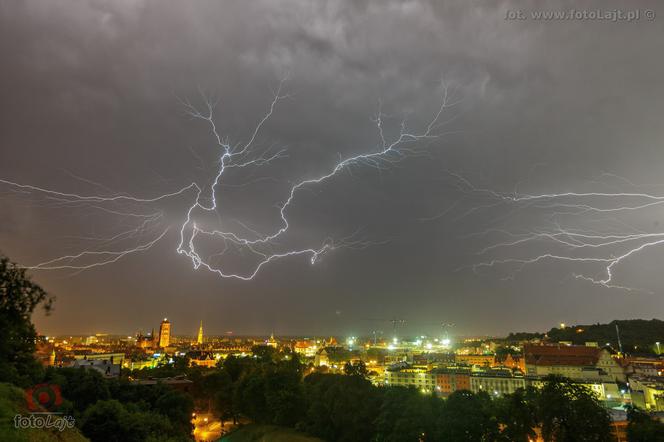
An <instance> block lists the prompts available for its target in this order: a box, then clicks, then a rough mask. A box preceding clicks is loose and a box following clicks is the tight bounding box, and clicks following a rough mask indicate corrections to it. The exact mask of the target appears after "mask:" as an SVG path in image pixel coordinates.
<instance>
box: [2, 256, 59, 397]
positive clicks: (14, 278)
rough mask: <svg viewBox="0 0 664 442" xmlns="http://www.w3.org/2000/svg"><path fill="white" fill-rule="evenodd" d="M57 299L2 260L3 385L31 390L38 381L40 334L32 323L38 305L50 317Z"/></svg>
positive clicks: (20, 270)
mask: <svg viewBox="0 0 664 442" xmlns="http://www.w3.org/2000/svg"><path fill="white" fill-rule="evenodd" d="M53 301H54V298H53V297H52V296H49V295H48V294H47V293H46V291H44V289H42V288H41V287H40V286H39V285H37V284H36V283H34V282H32V281H31V280H30V278H29V277H28V276H27V274H26V270H25V269H24V268H21V267H19V266H18V265H16V264H15V263H13V262H11V261H10V260H9V259H8V258H7V257H5V256H2V257H0V324H1V325H2V331H3V337H2V339H0V381H3V382H11V383H14V384H16V385H19V386H23V387H25V386H28V385H30V384H32V383H34V382H36V381H37V380H38V377H39V376H40V372H41V371H40V365H39V364H38V363H37V361H36V360H35V358H34V351H35V341H36V338H37V333H36V331H35V328H34V326H33V325H32V322H31V320H30V317H31V315H32V313H33V312H34V310H35V308H37V306H38V305H40V304H41V305H42V306H43V307H44V310H45V311H46V312H47V313H49V312H50V311H51V308H52V305H53Z"/></svg>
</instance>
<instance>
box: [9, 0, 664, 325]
mask: <svg viewBox="0 0 664 442" xmlns="http://www.w3.org/2000/svg"><path fill="white" fill-rule="evenodd" d="M541 5H542V3H541V2H507V1H503V2H479V1H478V2H468V1H457V2H442V1H440V2H436V1H431V2H426V1H408V2H397V1H385V0H380V1H379V0H376V1H366V2H364V1H362V2H361V1H327V2H312V1H308V0H300V1H290V0H283V1H272V0H266V1H251V2H248V1H220V0H217V1H209V0H205V1H202V0H199V1H189V2H175V1H163V0H159V1H130V0H124V1H118V0H114V1H96V2H93V1H90V2H81V1H73V0H72V1H66V0H51V1H30V0H28V1H3V2H1V3H0V55H1V57H2V58H1V59H2V69H1V70H0V106H1V108H0V179H3V180H7V181H11V182H15V183H20V184H31V185H34V186H39V187H41V188H46V189H53V190H57V191H59V192H69V193H76V194H79V195H104V196H109V195H117V194H127V195H134V196H139V197H142V198H151V197H155V196H158V195H161V194H165V193H169V192H173V191H177V190H179V189H182V188H183V187H185V186H187V185H188V184H189V183H192V182H197V183H199V184H200V185H201V186H205V185H209V184H210V183H211V182H212V181H213V180H214V176H215V174H216V171H217V167H218V160H219V155H218V148H217V146H216V145H215V140H214V139H213V137H212V134H211V133H210V130H209V127H207V126H206V125H205V124H203V123H202V122H201V121H196V120H193V119H192V118H190V117H189V116H187V114H186V112H184V108H183V105H182V101H183V100H190V101H191V102H192V103H197V104H198V105H201V104H203V102H202V101H201V93H203V94H205V95H206V96H208V97H214V98H215V99H218V105H217V108H216V114H215V121H216V122H217V124H218V125H219V127H220V130H221V132H222V133H223V134H224V135H225V136H227V137H228V139H229V140H230V141H231V142H232V143H241V142H243V141H246V140H247V139H248V137H249V136H250V135H251V133H252V131H253V129H254V127H255V125H256V124H257V122H258V121H259V120H260V118H262V116H263V115H264V114H265V112H266V110H267V108H268V106H269V104H270V102H271V100H272V98H273V94H274V91H275V89H276V88H277V87H278V85H279V82H280V80H281V79H283V78H285V77H286V76H287V80H286V81H285V83H284V86H283V88H284V91H285V92H287V93H288V95H289V96H288V98H287V99H284V100H282V101H281V102H280V103H279V104H278V106H277V108H276V111H275V113H274V115H273V118H271V119H270V120H269V121H268V122H267V123H266V125H265V127H264V130H262V131H261V133H260V135H259V139H258V141H257V142H258V144H259V145H260V146H277V147H278V148H285V149H286V150H287V157H285V158H280V159H279V160H278V161H275V162H274V163H272V164H270V165H268V166H266V167H261V168H258V169H256V170H251V171H249V170H247V171H246V173H244V172H245V171H239V172H238V171H234V173H233V174H232V175H230V176H229V178H228V181H225V182H224V183H223V185H221V186H220V187H219V188H218V195H219V198H220V203H219V204H220V208H219V212H220V213H219V221H220V222H222V223H226V225H228V226H230V227H229V228H232V229H236V228H239V227H238V226H239V225H240V224H239V223H242V225H244V226H246V227H249V228H251V229H253V230H257V231H261V232H266V231H270V230H271V229H273V228H274V227H275V226H279V213H278V208H277V204H279V203H281V202H283V200H284V199H285V198H286V197H287V195H288V189H289V186H290V185H292V184H293V183H294V182H297V181H300V180H303V179H307V178H312V177H315V176H318V175H321V174H325V173H327V172H328V171H329V170H330V169H332V168H333V167H334V165H335V164H336V162H338V161H339V159H340V158H341V159H343V158H346V157H348V156H352V155H355V154H358V153H362V152H371V151H375V150H376V149H377V147H378V145H379V141H380V139H379V137H378V131H377V129H376V123H375V122H374V121H373V120H372V119H373V118H374V117H375V115H376V112H377V109H378V105H379V103H380V106H381V107H380V108H381V109H382V112H383V113H384V114H385V119H384V127H385V131H386V136H387V137H394V136H396V135H397V133H398V131H399V125H400V124H401V122H402V121H404V120H405V121H406V122H407V125H408V127H409V128H412V129H413V130H421V129H422V128H423V127H425V126H426V124H427V122H428V121H429V120H430V118H431V116H432V115H433V114H435V112H436V110H437V106H438V105H439V104H440V94H441V89H440V82H441V79H444V80H445V84H447V85H448V86H449V90H450V91H451V93H452V95H453V97H454V99H455V102H456V101H458V103H457V104H455V105H454V106H452V107H451V108H449V109H447V110H446V112H445V116H444V120H445V124H444V126H443V127H441V130H440V133H441V136H440V137H439V138H436V139H432V140H429V141H427V142H426V143H419V145H418V146H417V147H418V149H419V150H418V152H419V153H420V154H419V155H414V156H412V157H408V158H404V159H403V160H402V161H400V162H399V163H398V164H394V165H391V166H390V167H383V168H381V169H380V170H376V169H375V168H372V167H369V166H368V165H354V166H353V167H351V168H349V169H348V170H344V171H343V172H342V173H340V174H338V175H337V176H335V177H333V179H330V180H328V181H326V182H325V183H322V184H321V185H318V186H313V187H311V188H309V189H307V190H306V191H304V192H302V193H301V194H298V195H297V199H296V201H295V202H294V203H293V205H292V211H290V212H289V214H290V216H291V218H290V220H291V221H292V223H291V229H292V235H291V236H290V237H289V239H288V241H290V242H292V243H294V244H296V243H299V242H307V241H309V240H311V241H314V242H315V241H319V242H320V241H322V240H324V238H327V237H330V236H331V237H334V238H342V237H346V236H348V235H352V234H354V233H357V232H359V233H357V234H358V235H360V236H361V237H362V238H363V239H364V240H366V241H370V242H372V243H375V244H374V245H372V246H371V247H366V248H360V249H344V248H340V249H338V250H334V251H332V252H331V253H327V254H325V255H324V256H323V257H321V259H320V260H318V262H316V264H315V265H311V264H310V263H309V261H308V259H307V258H306V257H303V256H298V257H292V258H286V259H282V260H278V261H276V262H271V263H269V264H268V265H266V266H265V267H263V268H262V269H261V271H260V272H259V274H258V275H257V276H256V277H255V278H254V279H253V280H251V281H240V280H235V279H222V278H220V277H219V276H218V275H215V274H213V273H210V272H208V271H206V270H205V269H202V268H201V269H198V270H194V269H193V266H192V263H191V261H190V260H189V259H188V258H186V257H185V256H182V255H178V254H177V253H176V248H177V242H178V228H179V226H180V225H181V224H182V222H183V218H184V217H185V216H186V209H187V207H188V206H189V205H191V203H192V196H193V195H192V194H191V193H190V194H184V195H182V196H181V197H178V198H172V199H169V200H168V201H166V202H164V204H162V205H161V206H159V207H156V206H153V208H155V207H156V208H155V210H157V209H158V210H161V211H163V213H164V216H163V220H162V221H161V224H160V227H163V228H168V227H169V226H170V227H171V229H170V230H169V232H168V233H167V234H166V236H165V237H164V238H163V239H162V240H160V241H159V242H157V243H156V244H155V245H154V247H152V248H151V249H149V250H146V251H143V252H140V253H136V254H131V255H128V256H125V257H123V258H122V259H120V260H118V261H117V262H115V263H113V264H109V265H105V266H100V267H96V268H93V269H90V270H85V271H76V270H61V271H44V270H40V271H34V272H33V273H32V274H33V275H34V278H35V280H36V281H38V282H39V283H40V284H42V285H43V286H44V287H45V288H46V289H48V291H49V292H51V293H52V294H54V295H55V296H56V297H57V301H56V303H55V310H54V312H53V313H52V314H51V315H50V316H49V317H44V316H43V315H42V314H41V313H40V314H38V315H36V317H35V320H36V323H37V326H38V329H39V331H40V332H42V333H46V334H65V333H67V334H68V333H93V332H102V331H104V332H110V333H134V332H135V331H137V330H139V329H142V330H144V331H149V330H150V328H152V327H156V326H157V325H158V322H159V321H160V320H161V318H163V317H164V316H168V317H169V319H170V320H171V322H172V323H173V329H174V333H176V334H193V333H195V331H196V329H197V326H198V322H199V321H200V320H203V322H204V324H205V327H206V333H210V334H221V333H224V332H226V331H233V332H235V333H237V334H245V333H269V332H272V331H274V332H275V334H281V335H285V334H304V335H313V334H318V335H320V334H332V333H335V334H343V335H345V334H355V335H360V334H366V333H368V332H370V331H371V330H382V331H384V332H385V334H386V335H387V334H390V333H391V325H390V324H389V323H387V322H385V321H387V320H389V319H391V318H393V317H397V318H402V319H405V320H406V321H407V325H406V330H405V332H406V333H410V334H414V333H417V334H420V333H425V334H434V333H438V332H440V328H439V327H437V326H436V324H439V323H441V322H452V323H455V324H456V327H455V329H454V333H457V334H500V333H505V332H508V331H514V330H548V329H549V328H550V327H551V326H554V325H555V324H557V323H559V322H567V323H592V322H597V321H609V320H612V319H617V318H619V319H622V318H652V317H661V316H662V314H661V313H662V311H663V309H664V299H663V298H662V293H663V292H662V290H663V289H664V279H663V278H662V272H661V263H662V262H664V260H663V259H664V245H663V246H662V247H652V248H648V249H647V250H644V251H643V253H640V254H638V255H635V256H632V257H630V258H629V259H626V260H625V262H623V263H621V265H620V268H619V269H617V270H616V272H615V273H616V275H615V277H616V282H618V283H620V285H629V286H630V287H637V288H639V289H641V288H643V289H644V290H636V291H628V290H620V289H611V288H606V287H603V286H601V285H598V284H592V283H590V282H588V281H585V280H583V279H579V278H576V277H575V276H574V275H578V273H579V272H582V271H583V272H588V273H584V274H593V275H595V274H599V275H600V276H601V272H602V270H603V268H602V267H601V266H599V267H595V268H593V269H586V268H584V269H583V270H580V269H579V268H578V265H585V264H583V263H582V264H577V263H574V262H559V261H555V260H549V261H543V262H537V263H534V264H532V265H528V266H524V267H523V268H521V269H520V270H518V269H515V268H514V266H509V265H508V266H498V267H491V268H479V269H476V270H477V271H473V269H472V267H469V266H472V265H473V264H476V263H479V262H484V261H486V260H487V259H501V258H507V257H511V256H514V253H516V254H517V256H532V255H534V256H536V255H537V254H539V253H542V250H543V249H542V248H541V246H542V245H541V244H533V245H527V246H526V248H525V250H524V249H523V248H522V249H519V250H517V251H516V252H514V251H512V250H504V251H503V250H496V251H492V252H491V253H492V254H491V255H490V256H488V257H487V256H486V254H485V255H478V252H480V251H481V250H482V249H484V248H485V247H487V246H489V245H491V244H495V243H496V242H500V241H503V240H505V238H504V237H500V233H495V232H497V231H509V232H521V233H523V232H529V231H534V230H536V229H538V228H539V227H541V226H542V225H547V226H550V225H551V223H554V224H555V222H563V223H567V224H566V226H567V227H569V228H577V227H578V228H580V226H583V228H584V229H586V231H589V230H588V229H592V231H594V232H603V233H604V234H606V233H607V232H612V231H613V230H612V229H616V228H617V227H616V226H617V225H618V224H620V225H621V226H622V227H621V229H623V230H622V231H625V230H624V229H631V230H630V231H639V232H648V233H650V232H658V231H659V230H658V229H663V228H664V216H662V214H661V209H657V207H654V210H646V211H633V212H631V213H630V214H629V216H627V217H611V218H609V217H605V216H601V217H600V216H591V217H590V218H584V219H581V220H580V219H579V218H578V217H577V218H574V219H565V218H563V219H562V220H561V219H560V218H557V216H556V214H553V215H552V214H551V213H550V211H547V208H546V207H544V208H542V207H538V208H535V209H533V208H532V207H525V208H524V207H518V208H515V207H514V206H511V205H509V204H498V205H493V206H492V207H486V206H488V205H491V203H492V201H491V198H490V197H488V196H487V194H486V193H484V194H482V193H480V194H478V192H472V191H470V190H469V188H468V187H467V186H463V185H461V184H460V181H459V179H458V178H455V176H459V175H460V176H463V177H464V179H467V180H469V181H470V182H472V183H473V185H475V186H476V187H477V188H486V189H492V190H493V191H495V192H498V193H514V192H520V193H527V194H541V193H553V192H556V193H559V192H569V191H577V192H633V191H637V190H638V191H639V192H641V191H644V192H649V193H652V194H657V195H664V176H663V175H662V165H664V128H663V126H662V116H663V115H664V80H663V79H664V57H662V56H661V52H662V49H661V48H662V43H664V25H663V23H664V9H662V8H660V9H662V10H661V11H659V10H658V8H657V6H658V5H657V3H656V2H652V3H644V2H604V1H602V2H595V3H594V6H593V5H591V3H588V4H587V5H586V6H584V8H586V9H587V10H595V9H597V8H601V9H602V10H609V9H615V8H618V9H621V10H623V11H633V10H636V9H640V10H641V11H642V13H643V11H646V10H649V11H654V12H655V14H657V13H660V15H661V16H662V17H655V19H654V20H648V19H646V18H645V17H644V16H641V18H640V19H639V20H636V21H632V22H624V21H623V22H620V21H619V22H613V21H600V20H559V21H546V22H543V21H537V20H533V19H525V20H508V19H506V16H507V13H508V11H516V10H522V11H524V12H525V13H526V14H530V12H531V11H541V10H543V8H544V6H541ZM572 8H574V6H573V2H557V3H556V2H547V4H546V10H569V9H572ZM576 9H580V8H579V7H578V6H577V7H576ZM493 202H495V201H493ZM602 204H603V203H602ZM134 208H135V207H134ZM114 209H117V207H115V208H114ZM620 215H622V214H620ZM131 223H132V221H131V220H127V219H126V217H125V218H123V217H121V216H116V215H114V214H112V213H109V212H108V211H103V210H100V209H98V208H94V207H85V206H76V207H69V206H62V205H58V204H57V202H54V201H52V200H49V199H48V198H46V197H45V196H44V195H40V194H39V193H38V192H19V191H17V188H16V187H15V186H10V185H0V250H1V251H2V253H4V254H6V255H8V256H9V257H11V259H12V260H14V261H16V262H18V263H20V264H23V265H26V266H31V265H35V264H37V263H40V262H43V261H47V260H49V259H53V258H55V257H58V256H62V255H68V254H77V253H80V252H81V251H83V250H88V249H94V248H97V249H100V248H101V249H104V247H113V246H118V247H120V246H121V245H117V244H108V245H103V246H102V245H100V244H99V243H98V242H95V241H94V238H101V237H105V238H108V237H110V236H112V235H113V234H114V233H117V232H120V231H123V230H126V229H127V228H129V227H128V226H131V225H132V224H131ZM547 223H548V224H547ZM133 225H135V221H134V224H133ZM590 225H593V227H592V228H591V227H589V226H590ZM487 229H489V230H491V231H494V233H495V235H494V234H491V233H488V234H485V235H477V234H478V233H480V232H483V231H486V230H487ZM155 231H156V230H155ZM150 235H152V236H150ZM150 238H154V232H145V235H144V236H142V237H141V238H139V239H140V240H142V241H143V242H145V241H146V240H149V239H150ZM607 253H608V254H610V253H611V252H607ZM231 264H232V263H231Z"/></svg>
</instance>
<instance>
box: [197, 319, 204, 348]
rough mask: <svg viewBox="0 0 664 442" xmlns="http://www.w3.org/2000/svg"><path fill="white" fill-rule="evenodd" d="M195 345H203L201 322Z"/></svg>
mask: <svg viewBox="0 0 664 442" xmlns="http://www.w3.org/2000/svg"><path fill="white" fill-rule="evenodd" d="M196 343H197V344H198V345H201V344H203V321H201V326H200V327H199V328H198V337H197V338H196Z"/></svg>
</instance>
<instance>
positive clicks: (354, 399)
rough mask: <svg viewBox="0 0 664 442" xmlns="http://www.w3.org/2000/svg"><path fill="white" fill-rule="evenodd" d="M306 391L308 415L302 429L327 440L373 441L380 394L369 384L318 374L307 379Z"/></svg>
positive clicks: (300, 426)
mask: <svg viewBox="0 0 664 442" xmlns="http://www.w3.org/2000/svg"><path fill="white" fill-rule="evenodd" d="M304 392H305V401H306V412H305V415H304V418H303V420H302V422H300V423H299V424H298V428H300V429H302V430H304V431H306V432H307V433H310V434H312V435H315V436H319V437H321V438H322V439H325V440H334V441H342V442H345V441H367V440H371V439H372V436H373V435H374V433H375V427H374V422H375V420H376V418H377V417H378V411H379V409H380V392H379V389H378V388H376V387H374V386H373V385H371V383H370V382H369V381H367V380H366V379H362V378H361V377H358V376H344V375H332V374H318V373H314V374H311V375H309V376H307V377H306V378H304Z"/></svg>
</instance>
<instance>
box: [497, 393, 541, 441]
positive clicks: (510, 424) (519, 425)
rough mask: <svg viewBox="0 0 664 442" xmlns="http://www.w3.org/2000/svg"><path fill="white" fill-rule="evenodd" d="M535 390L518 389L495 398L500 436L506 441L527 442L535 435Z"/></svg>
mask: <svg viewBox="0 0 664 442" xmlns="http://www.w3.org/2000/svg"><path fill="white" fill-rule="evenodd" d="M536 400H537V391H536V390H534V389H532V388H529V389H528V390H523V389H519V390H517V391H515V392H514V393H512V394H509V395H506V396H504V397H502V398H498V399H496V400H495V406H496V416H497V417H498V421H499V422H500V423H501V424H502V428H501V431H500V434H501V436H502V437H503V438H504V439H505V440H508V441H514V442H528V441H530V440H534V439H535V437H536V433H535V430H534V429H535V427H537V402H536Z"/></svg>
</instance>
